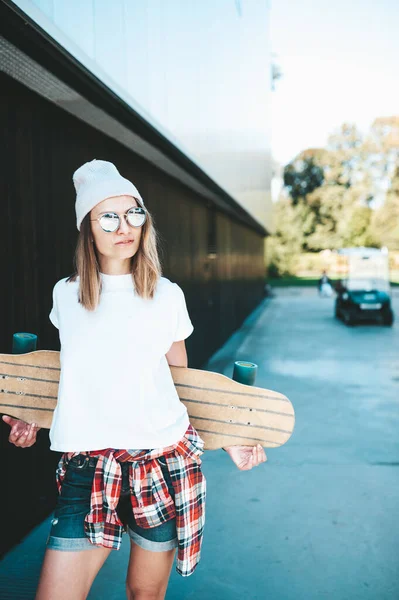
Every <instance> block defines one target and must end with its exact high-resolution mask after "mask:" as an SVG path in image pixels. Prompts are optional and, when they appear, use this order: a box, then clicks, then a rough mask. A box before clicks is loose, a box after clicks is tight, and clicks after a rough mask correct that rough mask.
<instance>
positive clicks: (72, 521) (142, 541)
mask: <svg viewBox="0 0 399 600" xmlns="http://www.w3.org/2000/svg"><path fill="white" fill-rule="evenodd" d="M97 460H98V458H97V457H95V456H90V457H87V456H85V455H84V454H78V455H77V456H74V457H73V458H72V459H71V460H70V461H69V463H68V466H67V469H66V473H65V479H64V481H63V483H62V487H61V494H60V495H59V496H58V500H57V505H56V507H55V511H54V517H53V520H52V523H51V529H50V533H49V536H48V538H47V548H50V549H51V550H69V551H78V550H87V549H89V548H90V549H97V548H98V547H99V546H96V545H94V544H92V543H91V542H90V540H89V538H88V537H87V536H86V534H85V531H84V519H85V516H86V515H87V514H88V512H90V497H91V488H92V484H93V477H94V471H95V466H96V463H97ZM157 460H158V461H159V464H160V467H161V469H162V472H163V475H164V478H165V482H166V484H167V486H168V489H169V493H170V494H171V496H172V498H174V497H175V493H174V489H173V485H172V480H171V478H170V474H169V470H168V468H167V466H166V462H165V458H164V457H163V456H161V457H160V458H158V459H157ZM121 468H122V490H121V496H120V499H119V503H118V506H117V509H116V510H117V513H118V516H119V518H120V519H121V521H122V523H123V524H124V526H125V527H126V531H127V533H128V534H129V536H130V538H131V539H132V540H133V541H134V542H135V543H136V544H137V545H138V546H140V547H141V548H144V549H145V550H152V551H153V552H163V551H165V550H171V549H172V548H176V547H177V535H176V519H175V518H174V519H170V520H169V521H166V523H162V524H161V525H158V527H150V528H149V529H143V528H142V527H139V526H138V525H137V524H136V522H135V518H134V515H133V511H132V506H131V502H130V490H129V476H128V469H129V463H127V462H125V463H121Z"/></svg>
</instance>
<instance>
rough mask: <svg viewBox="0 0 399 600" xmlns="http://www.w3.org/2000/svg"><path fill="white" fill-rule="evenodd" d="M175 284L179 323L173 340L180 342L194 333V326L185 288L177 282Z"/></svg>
mask: <svg viewBox="0 0 399 600" xmlns="http://www.w3.org/2000/svg"><path fill="white" fill-rule="evenodd" d="M173 285H174V286H175V294H176V303H177V324H176V329H175V334H174V337H173V341H174V342H180V341H181V340H185V339H186V338H188V336H189V335H191V334H192V332H193V331H194V327H193V324H192V323H191V320H190V317H189V315H188V311H187V305H186V299H185V297H184V293H183V290H182V289H181V288H180V287H179V286H178V285H177V283H174V284H173Z"/></svg>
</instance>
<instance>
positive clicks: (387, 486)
mask: <svg viewBox="0 0 399 600" xmlns="http://www.w3.org/2000/svg"><path fill="white" fill-rule="evenodd" d="M394 308H395V309H396V314H397V316H398V323H397V325H396V326H395V325H394V327H392V328H385V327H381V326H374V325H361V326H357V327H354V328H347V327H346V326H345V325H343V324H342V323H340V322H338V321H336V320H334V318H333V301H332V300H331V299H320V298H318V297H317V296H316V294H315V292H314V291H313V290H309V289H308V290H305V289H304V290H298V289H286V290H282V291H280V292H279V293H278V295H277V296H276V297H274V298H272V299H270V300H266V301H265V302H264V303H263V304H262V306H261V307H259V308H258V309H257V310H256V311H255V312H254V313H253V314H252V315H251V317H250V318H249V319H247V321H246V323H245V324H244V326H243V327H242V329H241V330H240V331H239V332H237V333H236V334H235V335H234V336H233V337H232V338H231V339H230V340H229V342H228V343H227V344H226V345H225V346H224V347H223V348H222V349H221V350H220V351H219V352H218V353H217V354H216V355H215V356H214V357H213V359H212V360H211V361H210V363H209V365H208V368H209V369H212V370H215V371H219V372H224V373H225V374H226V375H228V376H231V374H232V365H233V361H234V360H238V359H240V360H252V361H254V362H256V363H257V364H258V365H259V372H258V377H257V381H256V384H257V385H259V386H262V387H268V388H271V389H275V390H278V391H281V392H283V393H284V394H286V395H287V396H288V397H289V398H290V399H291V401H292V402H293V404H294V407H295V411H296V428H295V432H294V434H293V436H292V438H291V440H290V441H289V442H288V443H287V444H286V445H285V446H283V447H282V448H278V449H270V450H268V452H267V455H268V462H267V463H266V464H263V465H261V466H260V467H258V468H256V469H253V470H252V471H248V472H241V471H239V470H238V469H237V468H236V467H235V466H234V464H233V463H232V462H231V460H230V459H229V457H228V455H227V454H226V453H224V452H222V451H209V452H206V453H205V455H204V460H203V466H204V472H205V475H206V478H207V483H208V498H207V521H206V527H205V536H204V543H203V547H202V559H201V562H200V564H199V566H198V568H197V570H196V572H195V573H194V574H193V575H192V576H191V577H188V578H184V579H183V578H181V577H180V576H179V575H177V573H176V572H173V573H172V576H171V580H170V585H169V588H168V593H167V600H194V599H195V600H243V599H246V600H321V599H325V598H328V599H333V600H358V599H359V600H360V599H361V600H398V599H399V520H398V508H399V442H398V429H399V399H398V390H399V361H398V356H399V301H398V299H397V298H394ZM47 530H48V523H47V522H46V523H43V524H42V525H40V526H39V527H38V528H37V529H36V530H35V532H33V533H32V534H31V535H30V536H28V537H27V538H26V540H25V541H24V542H23V543H22V544H21V545H20V546H19V547H17V548H15V549H14V550H13V551H12V552H11V553H10V554H9V555H7V557H6V558H5V559H4V561H3V565H2V567H1V568H0V579H1V580H2V585H1V587H2V589H3V593H0V598H18V599H19V600H22V599H23V598H33V597H34V595H32V590H33V589H34V585H35V581H36V580H37V576H38V571H39V568H40V560H41V555H42V551H43V544H44V542H45V538H46V535H47ZM125 537H126V536H125ZM127 558H128V542H127V540H125V541H124V543H123V546H122V550H121V551H120V552H114V553H112V555H111V557H110V558H109V559H108V561H107V562H106V564H105V565H104V567H103V569H102V570H101V572H100V574H99V576H98V577H97V579H96V581H95V583H94V585H93V588H92V590H91V593H90V596H89V598H90V600H103V599H104V600H105V599H106V600H114V599H115V600H116V599H118V600H119V599H123V598H125V590H124V579H125V569H126V564H127ZM4 585H6V588H4ZM5 589H7V590H8V593H7V595H3V594H4V590H5Z"/></svg>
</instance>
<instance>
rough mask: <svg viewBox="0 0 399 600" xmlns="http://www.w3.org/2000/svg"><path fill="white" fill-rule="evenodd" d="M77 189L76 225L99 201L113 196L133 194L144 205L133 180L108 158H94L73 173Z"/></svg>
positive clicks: (78, 226)
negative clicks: (126, 177)
mask: <svg viewBox="0 0 399 600" xmlns="http://www.w3.org/2000/svg"><path fill="white" fill-rule="evenodd" d="M73 183H74V185H75V189H76V203H75V211H76V226H77V228H78V229H79V231H80V225H81V223H82V221H83V219H84V218H85V216H86V215H87V214H88V213H89V212H90V211H91V209H92V208H94V207H95V206H96V205H97V204H98V203H99V202H102V201H103V200H105V199H106V198H111V197H112V196H133V197H134V198H136V200H138V201H139V202H140V204H141V205H142V206H143V207H144V200H143V199H142V197H141V196H140V194H139V191H138V189H137V188H136V187H135V186H134V185H133V183H132V182H131V181H129V180H128V179H125V178H124V177H122V175H120V173H119V171H118V169H117V168H116V167H115V165H114V164H112V163H111V162H108V161H106V160H92V161H90V162H87V163H85V164H84V165H82V166H81V167H79V169H77V170H76V171H75V173H74V174H73Z"/></svg>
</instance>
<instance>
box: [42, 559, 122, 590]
mask: <svg viewBox="0 0 399 600" xmlns="http://www.w3.org/2000/svg"><path fill="white" fill-rule="evenodd" d="M110 552H112V550H110V549H109V548H102V547H98V548H97V547H96V549H95V550H94V551H93V550H80V551H78V552H77V551H73V552H68V551H62V550H50V549H47V550H46V553H45V555H44V561H43V566H42V570H41V573H40V580H39V585H38V588H37V592H36V600H54V599H56V600H85V598H87V595H88V593H89V591H90V588H91V586H92V583H93V581H94V579H95V577H96V575H97V573H98V572H99V570H100V569H101V567H102V565H103V564H104V562H105V561H106V559H107V557H108V556H109V554H110Z"/></svg>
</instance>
